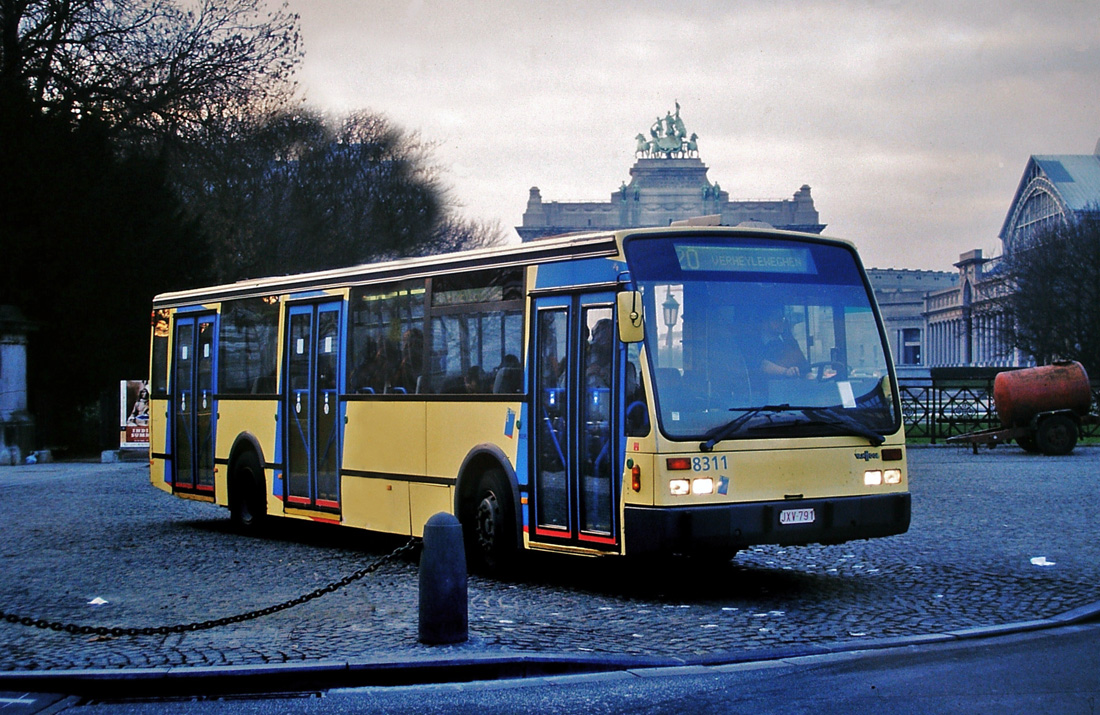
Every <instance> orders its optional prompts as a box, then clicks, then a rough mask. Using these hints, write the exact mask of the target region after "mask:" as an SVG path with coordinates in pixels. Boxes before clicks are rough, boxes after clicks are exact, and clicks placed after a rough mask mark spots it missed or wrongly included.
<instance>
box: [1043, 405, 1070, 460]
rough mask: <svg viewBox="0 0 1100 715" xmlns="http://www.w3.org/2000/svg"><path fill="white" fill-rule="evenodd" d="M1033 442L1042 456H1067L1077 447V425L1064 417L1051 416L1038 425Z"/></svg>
mask: <svg viewBox="0 0 1100 715" xmlns="http://www.w3.org/2000/svg"><path fill="white" fill-rule="evenodd" d="M1035 441H1036V443H1037V444H1038V445H1039V450H1040V451H1041V452H1042V453H1043V454H1049V455H1062V454H1069V453H1070V452H1072V451H1073V448H1074V447H1075V446H1077V423H1076V422H1074V421H1073V420H1071V419H1070V418H1069V417H1066V416H1065V415H1051V416H1050V417H1047V418H1046V419H1045V420H1043V421H1042V422H1040V423H1039V428H1038V429H1037V430H1036V432H1035Z"/></svg>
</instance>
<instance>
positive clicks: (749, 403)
mask: <svg viewBox="0 0 1100 715" xmlns="http://www.w3.org/2000/svg"><path fill="white" fill-rule="evenodd" d="M152 324H153V325H152V350H151V354H152V360H151V363H152V365H151V382H150V384H151V392H152V395H151V399H152V409H151V410H150V415H151V418H150V427H151V440H152V441H151V448H150V464H151V481H152V483H153V485H155V486H156V487H158V488H159V489H162V490H164V491H165V492H168V493H171V494H174V495H176V496H179V497H183V498H186V499H197V500H202V501H208V502H213V503H216V504H219V505H221V506H225V507H227V508H228V509H229V511H230V514H231V518H232V520H233V521H234V522H235V523H236V524H237V526H238V527H240V528H242V529H245V530H247V529H250V528H254V527H256V526H258V525H259V524H260V523H261V522H267V521H271V520H272V519H273V518H274V517H282V518H289V519H309V520H314V521H320V522H329V523H333V524H343V525H347V526H353V527H359V528H363V529H370V530H373V531H378V532H388V533H393V534H407V535H412V536H418V535H421V534H422V532H423V527H424V523H425V522H426V521H427V520H428V518H429V517H430V516H432V515H433V514H435V513H437V512H441V511H445V512H450V513H453V514H454V515H455V516H457V517H458V519H459V520H460V521H461V523H462V524H463V528H464V531H465V533H466V536H467V553H468V555H469V558H470V559H471V560H472V561H473V562H475V563H481V564H483V565H488V566H490V567H491V566H494V565H499V564H502V563H504V562H507V561H508V560H510V559H511V558H512V557H513V556H514V555H516V554H517V553H519V552H520V551H522V550H541V551H555V552H562V553H573V554H582V555H588V556H603V555H641V554H693V553H711V554H718V555H732V554H734V553H735V552H736V551H738V550H739V549H743V548H745V547H747V546H750V545H753V544H765V543H771V544H808V543H839V542H843V541H847V540H851V539H863V538H871V537H879V536H888V535H891V534H898V533H903V532H905V531H906V530H907V529H908V526H909V516H910V496H909V493H908V474H907V470H906V457H905V436H904V433H903V428H902V418H901V405H900V403H899V400H898V390H897V382H896V378H895V375H894V370H893V367H892V363H891V360H890V356H889V348H888V344H887V341H886V338H885V333H884V330H883V325H882V320H881V318H880V316H879V314H878V310H877V307H876V305H875V302H874V299H873V294H872V292H871V289H870V286H869V283H868V281H867V278H866V274H865V272H864V270H863V267H862V265H861V263H860V261H859V258H858V256H857V253H856V250H855V248H854V247H853V246H852V245H851V244H850V243H847V242H843V241H839V240H834V239H827V238H823V237H820V236H816V235H809V234H799V233H792V232H785V231H778V230H770V229H763V228H747V227H746V228H741V227H738V228H729V227H694V226H688V227H670V228H661V229H643V230H631V231H620V232H614V233H598V234H586V235H573V236H565V237H559V238H550V239H544V240H540V241H535V242H531V243H525V244H522V245H518V246H507V247H498V248H490V249H481V250H476V251H468V252H461V253H454V254H450V255H444V256H432V257H427V258H414V259H407V260H398V261H392V262H384V263H376V264H371V265H365V266H359V267H354V268H346V269H339V270H331V271H325V272H318V273H308V274H301V275H292V276H281V277H273V278H265V279H260V280H248V281H243V282H239V283H234V284H231V285H222V286H217V287H212V288H206V289H202V290H189V291H183V292H176V293H168V294H163V295H160V296H157V297H156V298H155V299H154V304H153V317H152Z"/></svg>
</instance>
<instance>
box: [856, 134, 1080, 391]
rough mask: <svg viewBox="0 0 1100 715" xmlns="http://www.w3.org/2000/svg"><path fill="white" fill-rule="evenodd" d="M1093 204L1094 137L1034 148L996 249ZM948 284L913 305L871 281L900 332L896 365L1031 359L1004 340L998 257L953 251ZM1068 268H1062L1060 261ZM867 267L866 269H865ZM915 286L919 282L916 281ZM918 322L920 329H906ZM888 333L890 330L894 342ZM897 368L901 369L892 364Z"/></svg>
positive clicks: (1006, 249)
mask: <svg viewBox="0 0 1100 715" xmlns="http://www.w3.org/2000/svg"><path fill="white" fill-rule="evenodd" d="M1097 210H1100V142H1098V143H1097V147H1096V150H1095V151H1094V152H1093V153H1092V154H1066V155H1034V156H1032V157H1031V158H1030V159H1028V162H1027V165H1026V167H1025V168H1024V174H1023V177H1022V178H1021V179H1020V184H1019V187H1018V188H1017V189H1016V194H1015V195H1014V196H1013V198H1012V202H1011V204H1010V205H1009V209H1008V214H1007V216H1006V217H1005V220H1004V223H1003V225H1002V227H1001V232H1000V235H999V238H1000V239H1001V243H1002V246H1003V254H1009V253H1011V252H1012V251H1013V250H1014V248H1015V247H1016V246H1019V245H1022V244H1024V243H1026V242H1027V241H1028V240H1029V239H1030V238H1031V237H1032V236H1034V235H1035V234H1036V232H1038V231H1041V230H1045V229H1047V228H1049V227H1051V226H1052V225H1054V224H1055V223H1056V222H1059V221H1063V222H1064V221H1066V220H1068V219H1069V218H1070V217H1079V216H1081V215H1084V214H1087V213H1092V212H1095V211H1097ZM955 268H956V269H958V273H957V274H948V275H951V278H952V280H951V285H945V286H942V287H938V288H937V289H935V290H930V291H928V292H927V293H925V294H924V296H923V306H922V307H921V309H920V310H919V312H918V309H917V305H916V302H915V300H914V296H913V295H911V294H909V295H904V296H903V295H902V293H901V292H897V291H896V292H893V293H890V292H888V291H884V290H883V287H884V286H886V285H889V280H876V279H875V277H874V276H872V279H871V280H872V284H873V285H874V287H875V293H876V296H877V297H878V300H879V304H880V306H882V307H883V313H884V315H885V314H890V315H892V317H890V318H888V319H887V325H890V323H891V321H892V322H893V323H894V324H896V325H897V326H898V330H899V331H904V335H903V336H902V337H901V338H900V341H899V342H897V343H894V342H892V343H891V345H892V347H893V348H894V351H895V352H894V356H895V359H896V360H897V362H898V364H899V366H912V365H913V364H914V363H913V361H912V358H914V357H915V355H916V354H919V360H918V361H917V364H919V365H921V366H923V367H924V368H926V369H927V368H933V367H1020V366H1025V365H1030V364H1033V360H1032V358H1031V357H1030V356H1028V355H1025V354H1023V353H1021V352H1020V351H1018V350H1015V349H1013V348H1012V347H1010V346H1009V345H1007V344H1006V343H1005V340H1004V335H1005V334H1006V332H1007V327H1008V325H1007V320H1008V318H1007V316H1005V315H1004V314H1003V313H1001V312H999V311H998V310H997V308H996V302H997V299H998V298H1000V297H1001V296H1002V295H1003V293H1004V290H1006V288H1005V282H1004V276H1003V274H1002V271H1001V259H1000V258H999V257H994V258H987V257H985V256H983V255H982V251H981V250H978V249H976V250H973V251H968V252H966V253H963V254H962V255H960V256H959V261H958V262H957V263H956V264H955ZM1067 269H1070V267H1067ZM872 273H874V272H873V271H872ZM918 290H919V288H918ZM918 323H922V324H923V333H922V334H921V335H920V336H919V340H918V339H917V336H916V334H915V333H914V332H913V331H915V330H916V329H917V325H918ZM895 339H896V336H893V335H892V336H891V341H894V340H895ZM899 372H901V373H902V374H904V370H901V369H899Z"/></svg>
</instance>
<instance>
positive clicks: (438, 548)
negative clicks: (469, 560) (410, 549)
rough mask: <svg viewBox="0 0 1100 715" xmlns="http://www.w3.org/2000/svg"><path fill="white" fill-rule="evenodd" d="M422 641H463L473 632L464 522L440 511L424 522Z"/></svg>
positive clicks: (421, 587) (421, 578) (442, 642)
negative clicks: (470, 624) (462, 523)
mask: <svg viewBox="0 0 1100 715" xmlns="http://www.w3.org/2000/svg"><path fill="white" fill-rule="evenodd" d="M419 635H420V642H421V643H424V644H427V645H444V644H447V643H462V642H464V641H466V640H467V639H468V638H469V637H470V636H469V608H468V599H467V596H466V548H465V545H464V544H463V541H462V525H461V524H460V523H459V521H458V519H457V518H455V517H454V516H453V515H452V514H448V513H446V512H440V513H438V514H436V515H434V516H433V517H432V518H430V519H428V523H427V524H425V525H424V547H423V549H422V550H421V552H420V633H419Z"/></svg>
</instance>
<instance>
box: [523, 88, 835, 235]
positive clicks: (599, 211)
mask: <svg viewBox="0 0 1100 715" xmlns="http://www.w3.org/2000/svg"><path fill="white" fill-rule="evenodd" d="M635 140H636V142H637V144H636V147H635V156H636V157H637V161H636V162H635V163H634V166H633V167H631V169H630V182H629V183H628V182H626V181H624V182H622V185H621V186H619V188H618V189H617V190H615V191H613V192H612V193H611V197H610V200H609V201H607V202H597V201H578V202H561V201H544V200H543V197H542V193H541V191H540V190H539V188H538V187H537V186H534V187H531V190H530V194H529V196H528V198H527V209H526V211H524V213H523V225H522V226H517V227H516V231H517V232H518V233H519V235H520V237H521V238H522V239H523V240H524V241H531V240H534V239H537V238H543V237H545V236H555V235H559V234H563V233H574V232H578V231H601V230H614V229H621V228H642V227H650V226H667V225H669V223H670V222H672V221H677V220H680V219H687V218H693V217H697V216H707V215H715V214H717V215H719V216H721V220H720V223H722V224H724V225H728V226H735V225H737V224H740V223H744V222H746V221H760V222H764V223H767V224H770V225H772V226H774V227H776V228H784V229H791V230H796V231H807V232H810V233H821V231H822V230H823V229H824V228H825V225H824V224H822V223H821V222H820V219H819V217H818V213H817V209H815V208H814V200H813V197H812V196H811V195H810V187H809V186H806V185H803V186H802V187H801V188H799V189H798V191H796V192H795V193H794V196H793V197H792V198H790V199H778V200H759V201H749V200H731V199H730V195H729V192H728V191H725V190H724V189H722V187H721V186H719V185H718V182H716V181H715V182H711V181H710V180H709V179H708V178H707V171H708V168H707V166H706V165H705V164H704V163H703V162H702V161H701V160H700V159H699V156H698V154H699V149H698V135H696V134H694V133H693V134H690V135H689V134H688V133H687V130H686V128H685V127H684V123H683V121H682V120H681V119H680V105H679V104H677V105H676V113H675V114H673V113H671V112H668V113H666V115H665V117H664V118H663V119H660V118H659V119H658V120H657V121H656V122H654V123H653V125H652V126H650V129H649V138H647V137H646V135H645V134H638V135H637V136H636V137H635Z"/></svg>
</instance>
